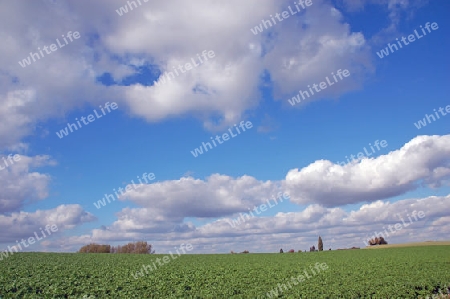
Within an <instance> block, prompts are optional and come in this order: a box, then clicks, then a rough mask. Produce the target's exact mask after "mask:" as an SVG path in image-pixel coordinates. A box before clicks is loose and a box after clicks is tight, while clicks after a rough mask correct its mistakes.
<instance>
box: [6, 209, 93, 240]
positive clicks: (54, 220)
mask: <svg viewBox="0 0 450 299" xmlns="http://www.w3.org/2000/svg"><path fill="white" fill-rule="evenodd" d="M95 219H96V218H95V217H94V215H92V214H91V213H89V212H86V211H84V210H83V208H82V207H81V206H80V205H76V204H72V205H60V206H58V207H56V208H54V209H50V210H37V211H35V212H23V211H21V212H17V213H12V214H11V215H8V216H6V215H0V227H2V234H1V235H0V243H7V242H15V240H20V239H21V238H25V239H28V237H32V236H33V235H34V233H35V232H36V233H37V234H38V235H41V233H40V229H41V228H44V229H45V226H46V225H50V226H52V225H56V226H57V228H58V233H61V232H63V231H65V230H70V229H73V228H74V227H76V226H79V225H81V224H83V223H86V222H90V221H93V220H95ZM14 244H15V243H14Z"/></svg>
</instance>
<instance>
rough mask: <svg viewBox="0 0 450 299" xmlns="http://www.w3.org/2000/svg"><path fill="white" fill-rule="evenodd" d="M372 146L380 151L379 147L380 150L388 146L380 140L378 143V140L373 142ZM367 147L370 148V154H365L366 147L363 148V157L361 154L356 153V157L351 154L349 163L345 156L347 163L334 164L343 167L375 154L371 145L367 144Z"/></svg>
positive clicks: (384, 141)
mask: <svg viewBox="0 0 450 299" xmlns="http://www.w3.org/2000/svg"><path fill="white" fill-rule="evenodd" d="M373 145H374V146H375V147H376V148H377V150H381V149H380V146H381V147H382V148H385V147H386V146H388V144H387V141H386V140H381V142H380V141H379V140H375V142H374V144H373ZM369 146H370V149H371V150H372V152H370V153H369V152H367V149H366V147H364V148H363V149H364V153H365V155H364V153H363V152H359V153H357V154H356V157H355V156H354V155H353V154H352V155H350V158H351V159H352V160H351V161H350V160H349V159H348V157H347V156H345V158H346V159H347V163H345V162H336V164H339V165H341V166H345V165H346V164H348V163H351V162H353V161H360V160H361V159H363V158H366V157H370V156H372V154H375V149H374V148H373V146H372V143H369Z"/></svg>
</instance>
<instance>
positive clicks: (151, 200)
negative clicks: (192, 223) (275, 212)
mask: <svg viewBox="0 0 450 299" xmlns="http://www.w3.org/2000/svg"><path fill="white" fill-rule="evenodd" d="M279 191H280V188H279V184H277V183H274V182H272V181H265V182H263V181H259V180H257V179H255V178H254V177H251V176H247V175H245V176H242V177H238V178H232V177H230V176H226V175H220V174H213V175H211V176H209V177H207V178H206V179H205V180H201V179H194V178H193V177H183V178H181V179H179V180H171V181H164V182H158V183H153V184H148V185H141V186H140V187H139V188H136V189H134V190H130V191H128V192H125V193H124V195H123V196H121V197H120V198H119V199H120V200H129V201H131V202H133V203H135V204H137V205H138V206H140V207H145V208H147V209H148V210H152V211H155V212H154V213H155V215H159V216H158V217H162V218H161V219H160V220H161V221H165V220H167V218H166V217H170V218H176V219H179V220H181V219H183V218H184V217H199V218H202V217H220V216H224V215H227V214H232V213H236V212H239V211H242V210H247V208H253V206H254V205H257V204H260V203H262V202H264V201H266V200H267V199H268V198H270V196H272V195H276V194H277V193H278V192H279ZM158 219H159V218H158Z"/></svg>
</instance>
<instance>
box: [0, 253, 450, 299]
mask: <svg viewBox="0 0 450 299" xmlns="http://www.w3.org/2000/svg"><path fill="white" fill-rule="evenodd" d="M449 253H450V246H430V247H411V248H386V249H380V250H339V251H325V252H321V253H319V254H315V253H303V254H301V255H299V254H278V253H276V254H251V253H250V254H217V255H212V254H211V255H182V256H180V257H178V258H176V259H175V260H171V261H170V262H169V263H167V264H165V265H163V266H161V267H158V269H157V270H156V271H153V272H149V273H148V274H144V276H142V277H140V278H139V279H134V278H133V277H132V274H136V271H139V270H142V265H148V264H151V263H153V261H154V260H155V259H156V258H157V257H160V258H162V256H164V255H160V254H157V255H153V254H152V255H150V254H149V255H145V254H131V255H128V254H97V253H92V254H71V253H15V254H13V255H12V256H9V257H8V258H6V259H4V260H2V261H0V298H2V299H5V298H76V299H78V298H227V299H228V298H267V295H266V293H267V292H269V291H270V290H272V289H274V288H276V287H277V284H278V283H284V282H286V280H287V279H289V278H291V277H293V276H298V275H300V274H302V273H303V272H304V271H305V270H306V271H308V272H309V273H311V270H310V269H309V266H310V265H314V264H316V263H317V262H319V263H326V264H327V265H328V267H329V268H328V270H326V271H323V272H320V273H318V274H317V275H315V276H313V277H312V278H310V279H308V280H306V281H304V282H302V283H299V284H298V285H292V288H290V289H289V290H286V291H284V292H283V293H282V294H281V295H280V296H281V297H282V298H314V299H316V298H317V299H320V298H333V299H335V298H336V299H338V298H345V299H349V298H355V299H356V298H372V299H376V298H426V296H430V297H431V295H432V294H433V293H434V292H435V293H437V292H438V291H439V290H444V288H445V287H448V286H450V271H449V269H450V254H449ZM176 256H178V255H176Z"/></svg>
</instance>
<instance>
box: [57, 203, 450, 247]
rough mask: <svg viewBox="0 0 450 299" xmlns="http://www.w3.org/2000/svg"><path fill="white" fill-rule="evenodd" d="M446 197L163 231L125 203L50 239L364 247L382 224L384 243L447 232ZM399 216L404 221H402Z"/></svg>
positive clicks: (221, 221) (449, 230)
mask: <svg viewBox="0 0 450 299" xmlns="http://www.w3.org/2000/svg"><path fill="white" fill-rule="evenodd" d="M449 200H450V195H447V196H430V197H426V198H414V199H404V200H399V201H397V202H395V203H390V202H384V201H377V202H374V203H371V204H366V205H362V206H361V207H360V208H357V209H354V210H350V211H346V210H344V209H342V208H326V207H323V206H321V205H317V204H314V205H309V206H307V207H306V208H305V209H304V210H303V211H299V212H287V213H283V212H280V213H277V214H276V215H275V216H258V217H253V218H250V219H247V218H245V219H246V220H245V222H242V223H241V224H240V225H236V226H234V227H233V226H231V225H230V224H229V221H232V220H233V219H235V218H221V219H218V220H216V221H214V222H211V223H208V224H205V225H202V226H199V227H196V226H194V225H193V224H192V223H184V224H183V225H185V226H186V228H185V230H182V231H174V230H167V231H164V232H163V231H160V232H157V231H153V230H152V229H150V227H151V225H152V224H155V223H158V222H159V221H160V220H161V219H154V217H155V215H154V214H151V213H148V212H149V210H148V209H146V208H143V209H137V210H129V209H126V210H123V211H122V212H123V214H120V216H119V221H118V222H120V221H123V225H116V224H114V225H112V226H109V227H103V228H101V229H94V230H92V232H91V234H88V235H82V236H73V237H69V238H68V239H67V240H64V241H63V240H60V241H56V243H55V244H57V243H58V242H65V243H64V244H65V246H67V248H72V250H74V248H76V249H77V248H78V247H79V246H82V245H84V244H87V243H88V242H99V243H108V242H117V241H119V242H120V241H122V242H128V241H130V240H142V239H143V240H151V243H152V244H153V245H154V246H155V248H156V250H157V252H159V253H163V252H167V251H168V250H171V249H172V248H173V247H174V246H178V245H179V244H181V243H191V244H193V246H194V249H195V252H196V253H218V252H222V253H223V252H227V251H229V250H234V251H243V250H250V251H251V252H276V251H278V250H279V248H280V247H281V248H284V249H291V248H294V249H296V250H298V249H300V250H306V249H308V248H309V246H312V245H315V244H317V237H318V235H321V236H322V238H323V240H324V244H325V245H324V248H325V249H327V248H329V247H331V248H333V249H337V248H348V247H351V246H357V247H364V244H366V243H367V238H369V237H371V236H373V235H374V234H377V233H381V232H384V231H385V229H386V230H387V232H388V235H386V239H387V240H388V242H389V243H403V242H414V241H424V240H443V238H444V236H447V235H448V234H449V233H450V227H449V226H445V225H442V224H446V223H448V221H449V219H448V218H449V217H448V213H446V212H445V210H444V209H443V208H442V207H444V206H446V205H447V203H448V201H449ZM138 210H141V211H138ZM413 211H416V212H419V211H422V212H423V213H424V215H425V216H424V217H422V218H419V217H418V218H417V220H416V219H414V218H413V217H412V216H411V215H412V212H413ZM125 214H127V216H125ZM409 216H411V221H410V220H409V218H408V217H409ZM402 219H403V220H404V221H405V224H409V225H407V226H406V225H404V224H403V221H402ZM118 222H117V223H118ZM125 222H126V223H127V224H126V225H125ZM398 223H399V224H401V225H402V227H401V229H397V230H394V232H392V231H390V230H389V229H388V226H389V225H395V224H398ZM180 225H181V223H180ZM336 236H339V237H336ZM223 244H226V246H223ZM70 246H71V247H70Z"/></svg>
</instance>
